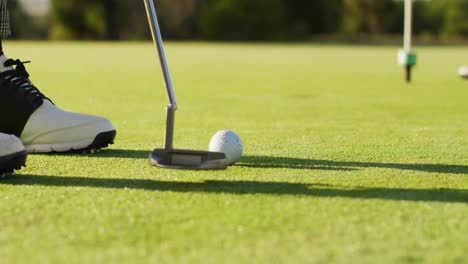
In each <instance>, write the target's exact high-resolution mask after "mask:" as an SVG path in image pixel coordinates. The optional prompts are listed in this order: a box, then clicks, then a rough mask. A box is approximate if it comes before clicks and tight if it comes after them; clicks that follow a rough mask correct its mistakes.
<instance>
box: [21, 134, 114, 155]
mask: <svg viewBox="0 0 468 264" xmlns="http://www.w3.org/2000/svg"><path fill="white" fill-rule="evenodd" d="M116 135H117V131H115V130H112V131H107V132H102V133H99V134H98V135H97V136H96V137H94V138H90V139H85V140H82V141H78V142H72V143H65V144H51V145H32V146H26V150H27V151H28V152H30V153H74V154H86V153H94V152H97V151H99V150H100V149H102V148H106V147H108V146H109V145H111V144H114V139H115V136H116Z"/></svg>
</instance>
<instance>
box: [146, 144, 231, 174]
mask: <svg viewBox="0 0 468 264" xmlns="http://www.w3.org/2000/svg"><path fill="white" fill-rule="evenodd" d="M150 163H151V165H153V166H158V167H162V168H169V169H188V170H216V169H225V168H226V167H227V165H226V155H225V154H224V153H221V152H209V151H198V150H184V149H170V150H167V149H155V150H153V152H152V153H151V155H150Z"/></svg>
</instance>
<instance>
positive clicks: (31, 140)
mask: <svg viewBox="0 0 468 264" xmlns="http://www.w3.org/2000/svg"><path fill="white" fill-rule="evenodd" d="M0 132H3V133H7V134H13V135H16V136H18V137H19V138H20V139H21V141H22V142H23V144H24V146H25V148H26V150H27V151H28V152H33V153H51V152H72V153H88V152H95V151H97V150H99V149H101V148H105V147H107V146H109V144H113V143H114V138H115V136H116V130H115V128H114V126H113V125H112V123H111V122H110V121H109V120H107V119H106V118H103V117H97V116H91V115H83V114H77V113H71V112H66V111H63V110H61V109H59V108H58V107H57V106H55V105H54V104H53V103H52V101H51V100H50V99H49V98H47V97H45V96H44V95H43V94H42V93H41V92H40V91H39V90H38V89H37V88H36V87H35V86H34V85H33V83H32V82H31V81H30V80H29V74H28V72H27V71H26V68H25V67H24V62H21V61H20V60H12V59H8V58H7V57H5V56H4V55H2V56H0Z"/></svg>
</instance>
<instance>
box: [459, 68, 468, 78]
mask: <svg viewBox="0 0 468 264" xmlns="http://www.w3.org/2000/svg"><path fill="white" fill-rule="evenodd" d="M458 75H460V77H462V78H468V66H462V67H460V68H458Z"/></svg>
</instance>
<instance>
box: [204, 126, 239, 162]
mask: <svg viewBox="0 0 468 264" xmlns="http://www.w3.org/2000/svg"><path fill="white" fill-rule="evenodd" d="M242 149H243V148H242V140H241V139H240V137H239V136H238V135H237V134H236V133H234V132H232V131H230V130H222V131H218V132H217V133H216V134H215V135H214V136H213V137H212V138H211V141H210V151H215V152H223V153H224V154H226V164H228V165H232V164H234V163H236V162H238V161H239V160H240V158H241V156H242Z"/></svg>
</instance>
